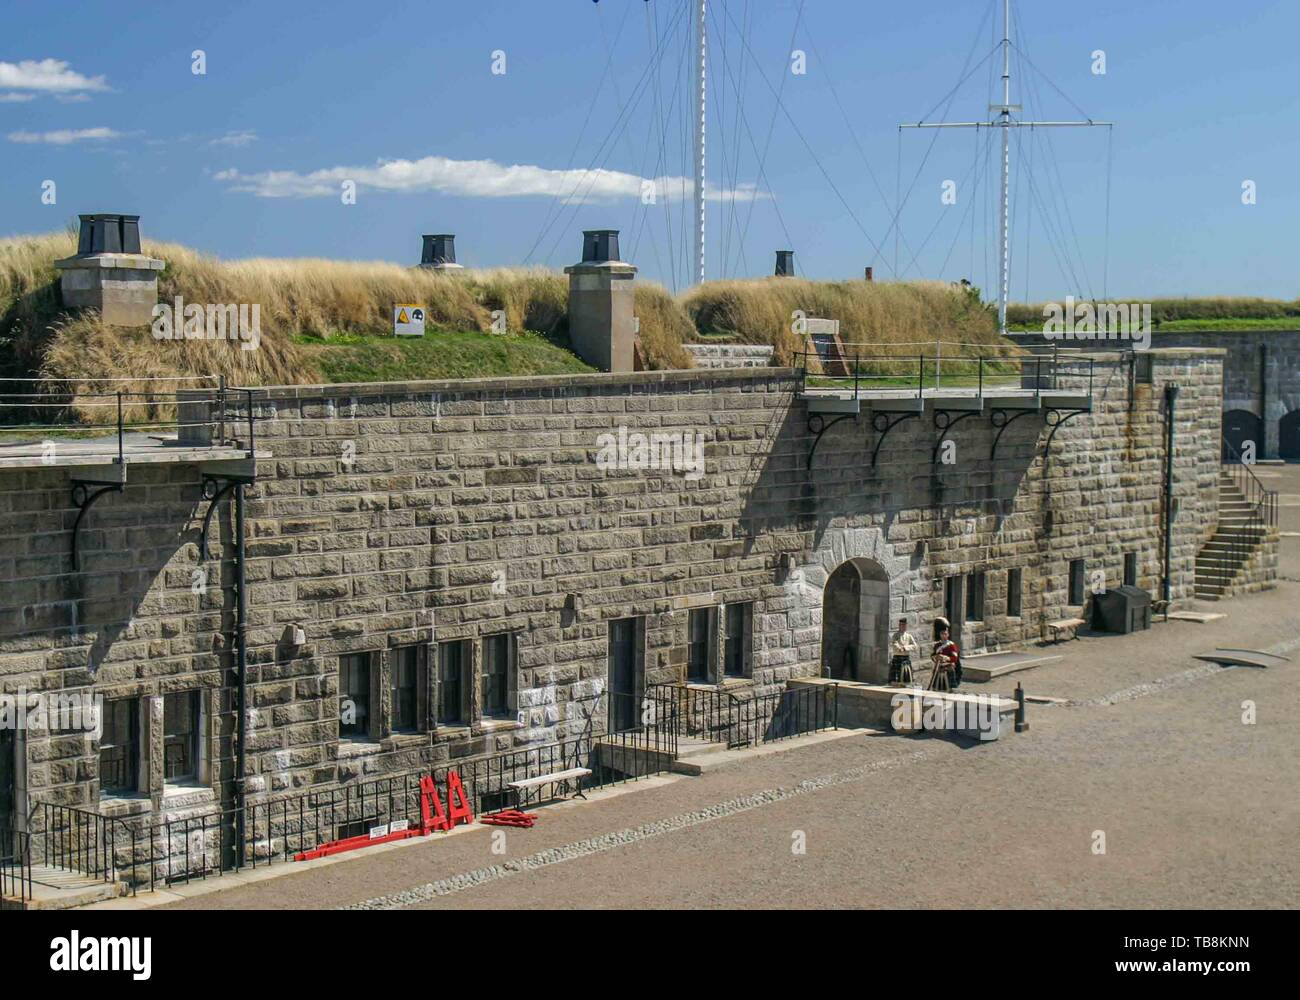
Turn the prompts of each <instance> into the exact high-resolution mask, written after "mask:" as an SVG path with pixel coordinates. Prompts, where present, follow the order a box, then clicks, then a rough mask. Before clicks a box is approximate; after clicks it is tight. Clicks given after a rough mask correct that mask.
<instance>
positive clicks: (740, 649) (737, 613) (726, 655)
mask: <svg viewBox="0 0 1300 1000" xmlns="http://www.w3.org/2000/svg"><path fill="white" fill-rule="evenodd" d="M753 608H754V605H752V604H728V605H727V635H726V642H725V644H724V647H723V653H722V668H723V673H725V674H726V675H727V676H728V677H744V676H745V665H746V664H745V635H746V632H747V631H748V628H747V625H746V623H747V622H748V621H749V619H750V615H751V613H752V611H753Z"/></svg>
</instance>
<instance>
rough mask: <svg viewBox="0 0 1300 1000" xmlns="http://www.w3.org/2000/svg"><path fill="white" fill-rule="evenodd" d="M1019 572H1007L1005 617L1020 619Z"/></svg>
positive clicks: (1013, 570) (1015, 570)
mask: <svg viewBox="0 0 1300 1000" xmlns="http://www.w3.org/2000/svg"><path fill="white" fill-rule="evenodd" d="M1020 588H1021V581H1020V570H1018V569H1011V570H1007V617H1008V618H1019V617H1020Z"/></svg>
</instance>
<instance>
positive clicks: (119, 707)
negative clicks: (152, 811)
mask: <svg viewBox="0 0 1300 1000" xmlns="http://www.w3.org/2000/svg"><path fill="white" fill-rule="evenodd" d="M139 727H140V703H139V702H138V701H136V699H134V698H123V699H120V700H118V701H106V702H104V712H103V728H104V731H103V733H102V734H101V736H100V738H99V787H100V790H101V791H104V792H109V793H111V794H115V795H129V794H130V793H132V792H134V791H135V790H136V780H137V778H136V775H137V774H138V773H139V764H140V757H139V753H140V749H139V748H140V728H139Z"/></svg>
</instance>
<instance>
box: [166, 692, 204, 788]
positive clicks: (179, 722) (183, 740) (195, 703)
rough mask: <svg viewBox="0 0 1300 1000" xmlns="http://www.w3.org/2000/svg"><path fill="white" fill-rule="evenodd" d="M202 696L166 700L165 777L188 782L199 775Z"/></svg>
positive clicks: (172, 696) (193, 694)
mask: <svg viewBox="0 0 1300 1000" xmlns="http://www.w3.org/2000/svg"><path fill="white" fill-rule="evenodd" d="M198 750H199V693H198V692H197V691H184V692H182V693H180V694H169V695H165V696H164V697H163V778H164V779H165V780H167V781H185V780H187V779H190V778H193V777H194V776H195V775H196V774H198V759H199V753H198Z"/></svg>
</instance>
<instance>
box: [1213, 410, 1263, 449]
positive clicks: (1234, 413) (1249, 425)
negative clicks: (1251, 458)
mask: <svg viewBox="0 0 1300 1000" xmlns="http://www.w3.org/2000/svg"><path fill="white" fill-rule="evenodd" d="M1223 438H1224V440H1225V441H1227V443H1228V444H1230V445H1232V447H1233V449H1234V450H1235V451H1236V453H1237V454H1238V455H1240V454H1241V453H1242V446H1243V445H1244V444H1245V443H1246V442H1247V441H1253V442H1255V456H1256V457H1257V458H1258V457H1262V456H1263V454H1264V421H1262V420H1261V419H1260V418H1259V417H1258V416H1257V415H1256V414H1254V413H1251V412H1250V411H1249V410H1229V411H1228V412H1227V413H1225V414H1224V415H1223ZM1223 457H1224V458H1225V459H1227V458H1231V457H1232V452H1231V451H1229V450H1228V449H1227V448H1226V447H1225V448H1224V450H1223Z"/></svg>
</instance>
